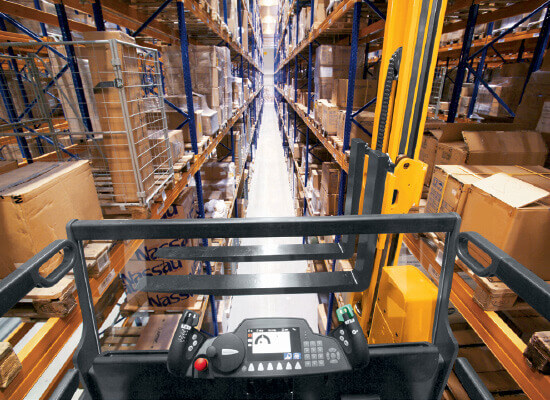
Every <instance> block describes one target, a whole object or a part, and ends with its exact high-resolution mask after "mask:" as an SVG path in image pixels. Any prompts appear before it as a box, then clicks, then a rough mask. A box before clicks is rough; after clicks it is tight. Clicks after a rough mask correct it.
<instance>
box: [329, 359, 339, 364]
mask: <svg viewBox="0 0 550 400" xmlns="http://www.w3.org/2000/svg"><path fill="white" fill-rule="evenodd" d="M330 363H331V364H338V360H330Z"/></svg>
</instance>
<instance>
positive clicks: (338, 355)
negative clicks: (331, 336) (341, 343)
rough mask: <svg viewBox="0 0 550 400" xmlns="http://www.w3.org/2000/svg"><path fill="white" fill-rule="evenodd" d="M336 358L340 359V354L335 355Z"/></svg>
mask: <svg viewBox="0 0 550 400" xmlns="http://www.w3.org/2000/svg"><path fill="white" fill-rule="evenodd" d="M336 358H337V359H338V360H339V359H340V352H338V353H336Z"/></svg>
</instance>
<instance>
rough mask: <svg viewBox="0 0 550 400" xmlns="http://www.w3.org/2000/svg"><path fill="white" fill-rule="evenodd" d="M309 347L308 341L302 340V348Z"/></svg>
mask: <svg viewBox="0 0 550 400" xmlns="http://www.w3.org/2000/svg"><path fill="white" fill-rule="evenodd" d="M308 346H309V341H308V340H304V348H305V347H308Z"/></svg>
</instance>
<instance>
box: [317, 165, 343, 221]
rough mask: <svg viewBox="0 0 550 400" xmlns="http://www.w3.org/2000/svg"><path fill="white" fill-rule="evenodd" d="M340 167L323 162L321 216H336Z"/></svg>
mask: <svg viewBox="0 0 550 400" xmlns="http://www.w3.org/2000/svg"><path fill="white" fill-rule="evenodd" d="M339 181H340V167H339V166H338V164H337V163H333V162H324V163H323V166H322V172H321V215H337V214H338V184H339Z"/></svg>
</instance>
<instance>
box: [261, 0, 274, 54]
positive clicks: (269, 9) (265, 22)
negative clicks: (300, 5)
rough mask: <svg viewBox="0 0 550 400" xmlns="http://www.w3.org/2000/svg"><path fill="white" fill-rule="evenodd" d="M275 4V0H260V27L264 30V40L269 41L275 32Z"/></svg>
mask: <svg viewBox="0 0 550 400" xmlns="http://www.w3.org/2000/svg"><path fill="white" fill-rule="evenodd" d="M277 5H278V1H277V0H260V15H261V18H262V29H263V32H264V40H267V41H269V39H271V38H272V37H273V34H274V33H275V24H276V23H277ZM264 44H265V43H264Z"/></svg>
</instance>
